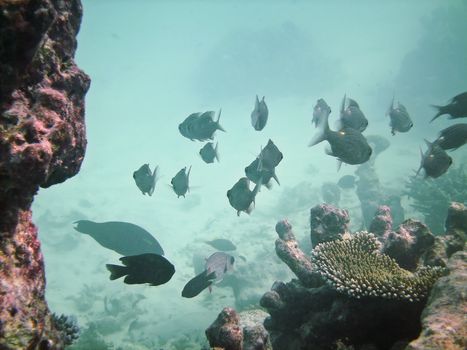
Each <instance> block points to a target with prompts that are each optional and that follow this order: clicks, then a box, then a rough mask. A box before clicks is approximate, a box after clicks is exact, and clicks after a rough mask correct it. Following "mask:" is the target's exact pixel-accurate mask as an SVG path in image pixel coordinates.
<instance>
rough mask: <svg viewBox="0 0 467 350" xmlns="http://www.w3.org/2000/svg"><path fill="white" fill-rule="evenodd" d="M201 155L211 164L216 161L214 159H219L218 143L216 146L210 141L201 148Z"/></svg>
mask: <svg viewBox="0 0 467 350" xmlns="http://www.w3.org/2000/svg"><path fill="white" fill-rule="evenodd" d="M199 155H200V156H201V159H203V160H204V161H205V162H206V163H208V164H210V163H213V162H214V159H217V161H219V155H218V154H217V143H216V147H214V144H213V143H212V142H208V143H207V144H205V145H204V146H203V148H201V149H200V150H199Z"/></svg>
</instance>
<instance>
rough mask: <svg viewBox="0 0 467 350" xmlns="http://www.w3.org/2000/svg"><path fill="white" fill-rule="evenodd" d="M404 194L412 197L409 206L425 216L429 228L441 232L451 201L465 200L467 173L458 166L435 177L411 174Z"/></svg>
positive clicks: (466, 195) (461, 201)
mask: <svg viewBox="0 0 467 350" xmlns="http://www.w3.org/2000/svg"><path fill="white" fill-rule="evenodd" d="M404 194H405V195H407V196H408V197H409V198H412V199H413V202H412V204H411V206H412V207H413V208H414V209H416V210H417V211H419V212H420V213H422V214H423V215H424V216H425V223H426V224H427V225H428V226H429V227H430V228H431V230H432V231H434V232H435V233H441V232H444V220H445V218H446V214H447V211H448V208H449V205H450V204H451V202H460V203H464V202H466V201H467V175H466V174H465V172H464V169H463V167H458V168H456V169H451V170H450V171H448V172H447V173H446V174H445V175H443V176H441V177H439V178H437V179H423V178H422V177H420V176H418V177H417V176H412V177H411V178H410V179H409V181H408V182H407V184H406V191H405V193H404Z"/></svg>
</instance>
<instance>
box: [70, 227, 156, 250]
mask: <svg viewBox="0 0 467 350" xmlns="http://www.w3.org/2000/svg"><path fill="white" fill-rule="evenodd" d="M74 223H75V224H77V225H76V226H75V227H74V229H75V230H76V231H78V232H82V233H85V234H88V235H90V236H91V237H92V238H94V239H95V240H96V241H97V243H99V244H100V245H101V246H103V247H105V248H108V249H112V250H113V251H116V252H117V253H118V254H121V255H138V254H143V253H154V254H160V255H164V250H163V249H162V247H161V246H160V244H159V242H158V241H157V240H156V239H155V238H154V237H153V236H152V235H151V234H150V233H149V232H148V231H146V230H145V229H143V228H141V227H139V226H137V225H135V224H131V223H129V222H122V221H109V222H101V223H99V222H93V221H90V220H78V221H75V222H74Z"/></svg>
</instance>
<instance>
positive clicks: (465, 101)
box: [431, 92, 467, 121]
mask: <svg viewBox="0 0 467 350" xmlns="http://www.w3.org/2000/svg"><path fill="white" fill-rule="evenodd" d="M433 107H434V108H437V109H438V112H437V113H436V115H435V116H434V117H433V119H431V121H433V120H435V119H436V118H438V117H439V116H440V115H443V114H449V117H448V119H456V118H465V117H467V92H463V93H461V94H459V95H457V96H454V97H453V98H452V99H451V101H450V102H449V103H448V104H447V105H446V106H435V105H434V106H433Z"/></svg>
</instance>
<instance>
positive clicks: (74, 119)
mask: <svg viewBox="0 0 467 350" xmlns="http://www.w3.org/2000/svg"><path fill="white" fill-rule="evenodd" d="M0 10H1V11H0V77H1V79H0V211H1V213H2V219H1V220H0V281H1V283H0V348H1V349H6V350H9V349H61V348H63V344H64V340H63V337H62V336H61V333H60V332H59V331H58V330H57V329H56V328H55V327H54V326H53V324H54V323H53V322H52V318H51V314H50V312H49V310H48V307H47V304H46V302H45V299H44V290H45V278H44V263H43V258H42V254H41V250H40V242H39V240H38V238H37V228H36V227H35V226H34V224H33V223H32V221H31V210H30V207H31V203H32V201H33V197H34V195H35V194H36V192H37V191H38V189H39V186H40V187H44V188H45V187H49V186H51V185H54V184H57V183H60V182H63V181H65V180H66V179H68V178H70V177H72V176H74V175H75V174H76V173H77V172H78V171H79V168H80V166H81V162H82V160H83V157H84V152H85V148H86V137H85V128H84V95H85V94H86V92H87V90H88V88H89V84H90V80H89V77H88V76H87V75H86V74H85V73H83V72H82V71H81V70H80V69H79V68H78V67H77V66H76V64H75V62H74V59H73V57H74V54H75V50H76V46H77V42H76V35H77V32H78V30H79V26H80V23H81V15H82V8H81V3H80V1H79V0H70V1H62V0H37V1H32V0H15V1H13V0H4V1H1V2H0Z"/></svg>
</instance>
